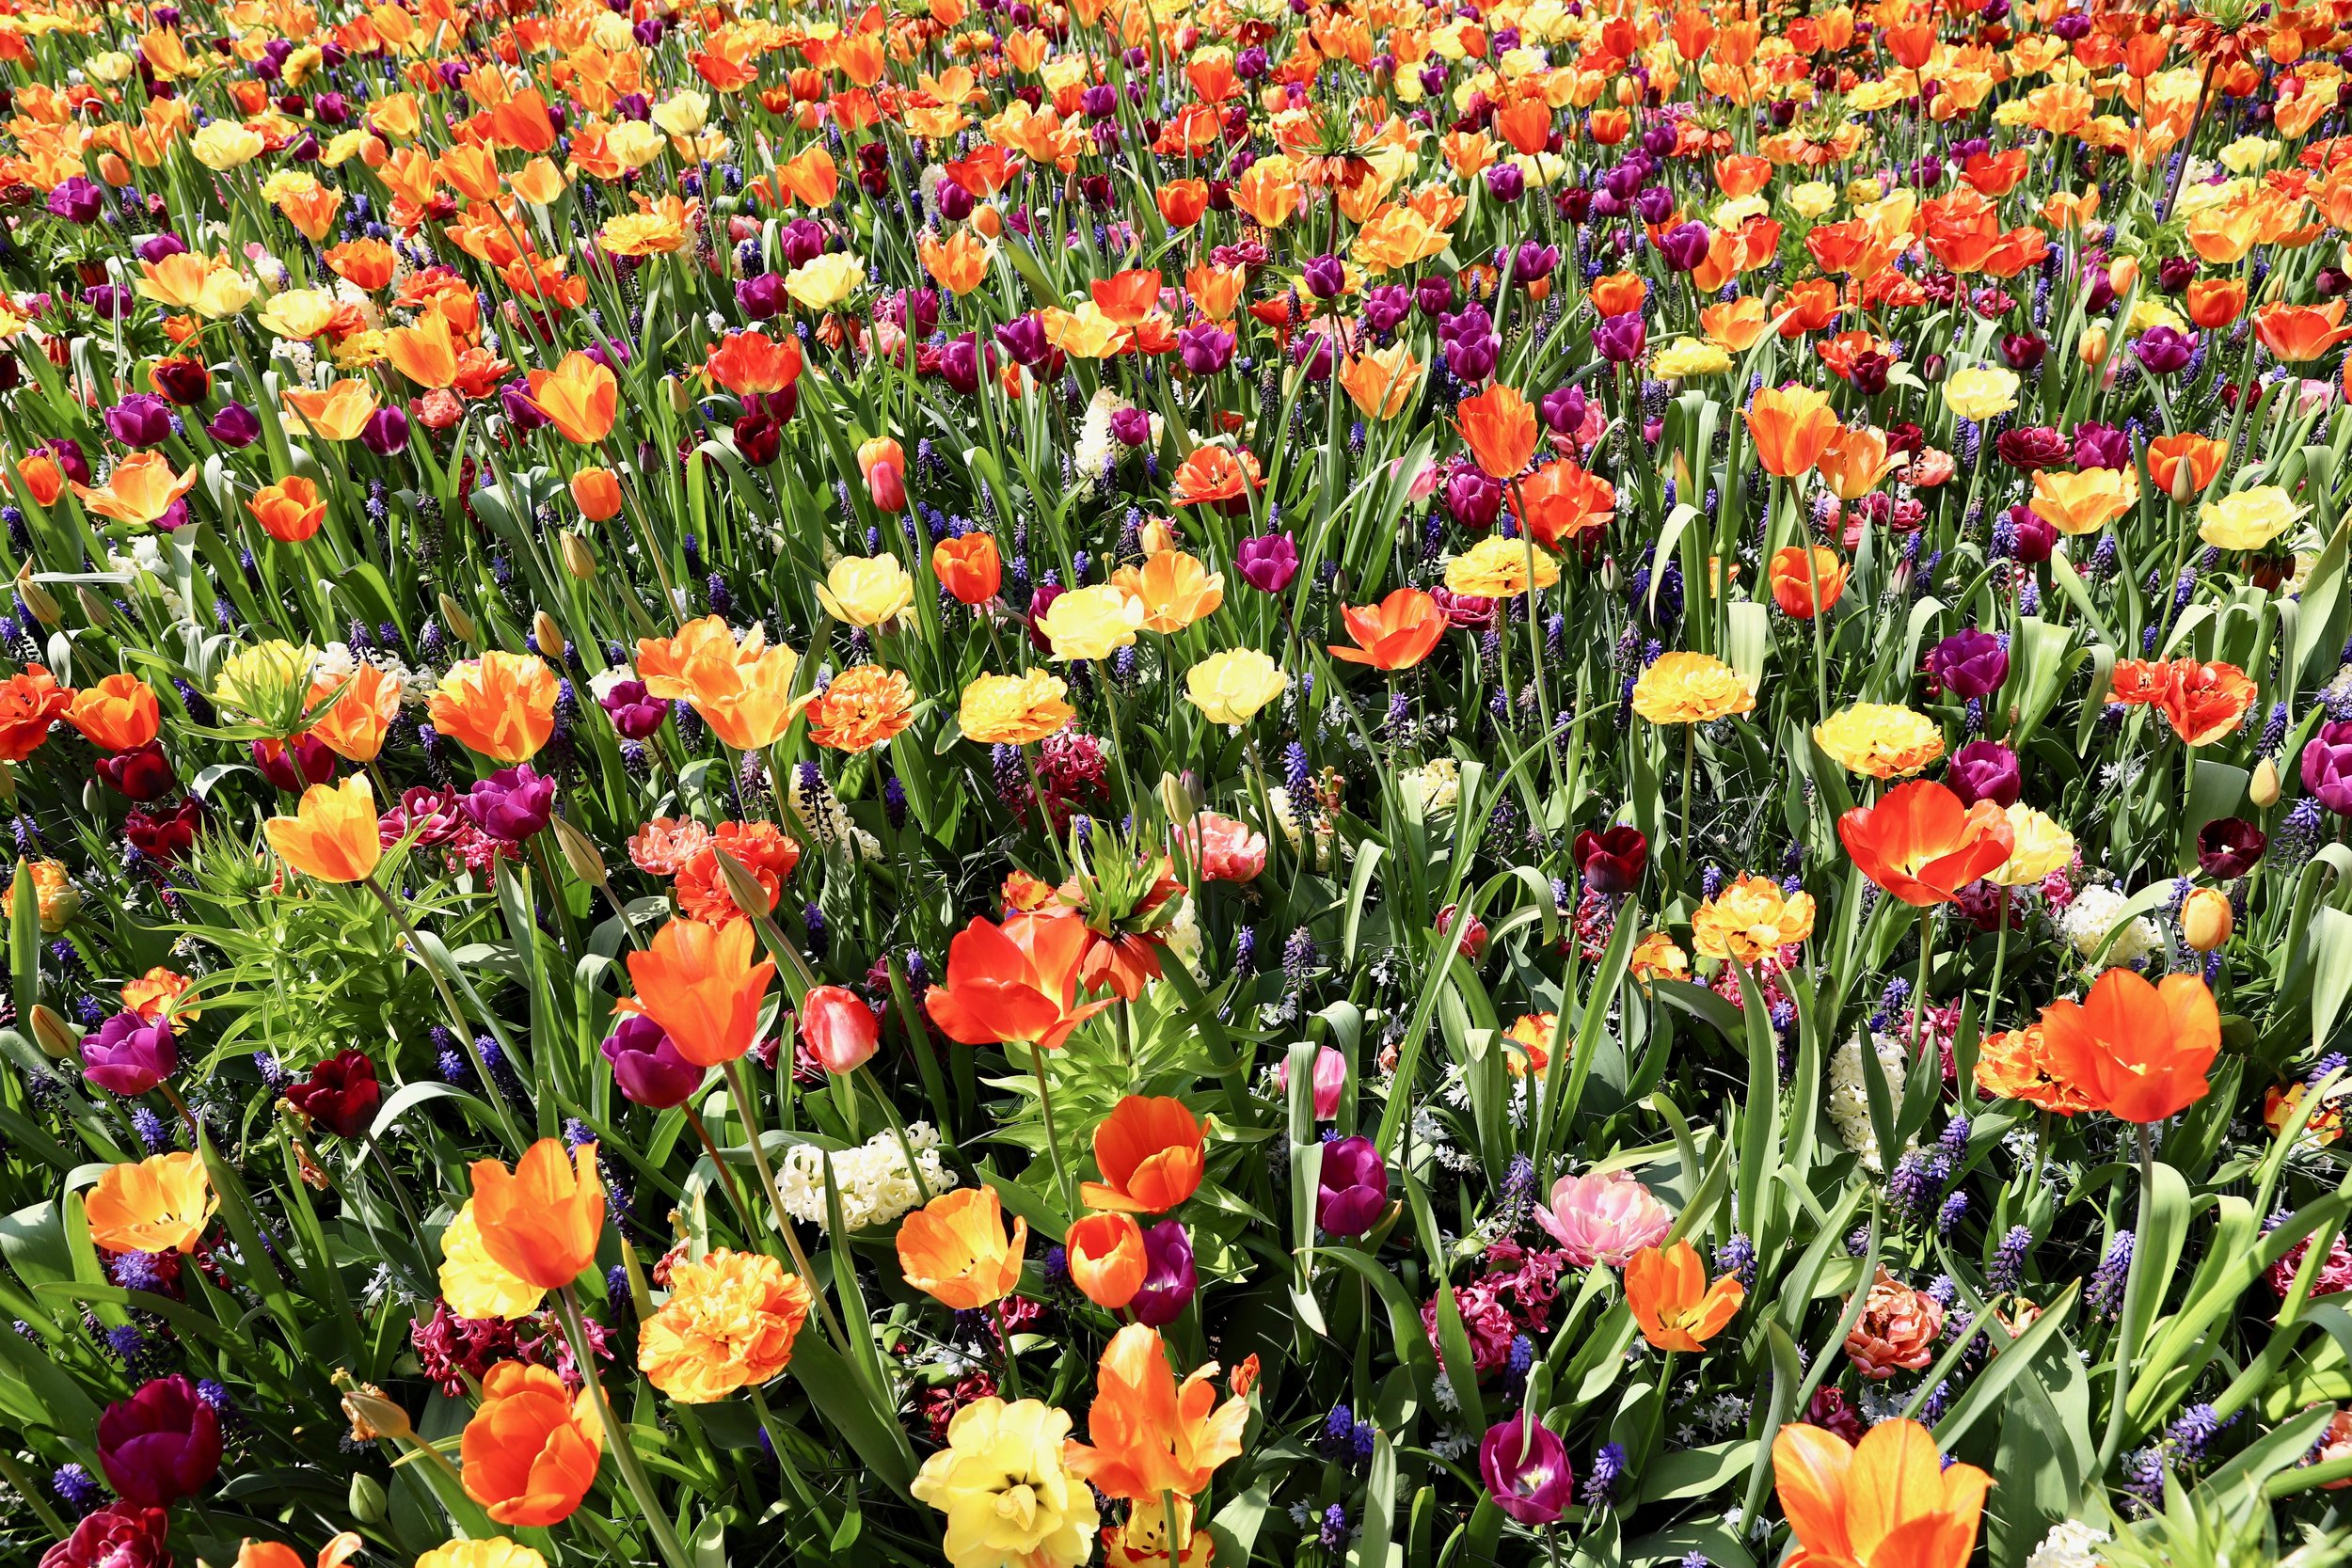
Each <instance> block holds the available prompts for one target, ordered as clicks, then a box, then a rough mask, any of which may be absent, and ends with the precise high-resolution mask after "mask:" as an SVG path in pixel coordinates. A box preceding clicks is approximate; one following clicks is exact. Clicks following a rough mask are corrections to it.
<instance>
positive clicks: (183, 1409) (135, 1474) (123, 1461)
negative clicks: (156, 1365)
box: [98, 1373, 220, 1508]
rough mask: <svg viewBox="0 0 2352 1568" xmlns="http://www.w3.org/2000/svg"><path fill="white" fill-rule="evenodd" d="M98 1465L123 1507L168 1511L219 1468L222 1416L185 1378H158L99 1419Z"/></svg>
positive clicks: (200, 1487)
mask: <svg viewBox="0 0 2352 1568" xmlns="http://www.w3.org/2000/svg"><path fill="white" fill-rule="evenodd" d="M98 1462H99V1465H101V1466H102V1467H103V1469H104V1470H105V1472H106V1481H107V1483H108V1484H109V1485H111V1486H112V1487H113V1488H114V1489H115V1491H116V1492H117V1493H118V1494H119V1495H120V1497H121V1498H122V1500H123V1501H124V1502H127V1503H135V1504H136V1505H138V1506H139V1507H141V1508H168V1507H170V1506H171V1505H172V1504H173V1503H175V1502H178V1501H179V1500H180V1499H181V1498H182V1497H190V1496H193V1495H194V1494H195V1493H198V1492H200V1491H202V1490H203V1489H204V1488H205V1487H206V1486H209V1485H211V1484H212V1481H213V1477H214V1476H215V1475H216V1474H218V1473H219V1470H220V1418H219V1417H218V1416H216V1415H215V1414H214V1413H213V1407H212V1406H211V1405H209V1404H206V1403H205V1402H204V1401H203V1400H202V1399H201V1398H200V1397H199V1395H198V1394H197V1391H196V1385H195V1384H193V1383H190V1382H189V1381H188V1380H187V1378H186V1377H185V1376H184V1375H182V1374H180V1373H174V1374H173V1375H172V1376H170V1377H159V1378H156V1379H155V1380H153V1381H152V1382H151V1383H149V1384H148V1385H146V1386H144V1387H142V1388H141V1389H139V1391H138V1392H137V1393H135V1394H133V1395H132V1396H131V1397H130V1398H129V1399H127V1400H122V1401H119V1402H116V1403H114V1404H110V1405H108V1406H106V1409H105V1413H104V1414H103V1415H102V1416H100V1417H99V1418H98Z"/></svg>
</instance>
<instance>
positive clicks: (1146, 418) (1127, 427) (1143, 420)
mask: <svg viewBox="0 0 2352 1568" xmlns="http://www.w3.org/2000/svg"><path fill="white" fill-rule="evenodd" d="M1111 439H1113V440H1115V441H1117V442H1118V443H1119V444H1120V446H1122V447H1140V446H1144V445H1147V444H1149V443H1150V441H1151V439H1152V416H1151V415H1149V414H1147V413H1145V412H1144V411H1143V410H1142V409H1140V408H1119V409H1114V410H1112V412H1111Z"/></svg>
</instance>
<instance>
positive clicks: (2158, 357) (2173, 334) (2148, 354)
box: [2132, 326, 2197, 375]
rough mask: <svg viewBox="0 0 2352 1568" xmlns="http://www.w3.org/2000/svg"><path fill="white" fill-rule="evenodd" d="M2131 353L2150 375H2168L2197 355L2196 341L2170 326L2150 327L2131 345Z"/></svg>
mask: <svg viewBox="0 0 2352 1568" xmlns="http://www.w3.org/2000/svg"><path fill="white" fill-rule="evenodd" d="M2132 352H2133V353H2134V354H2137V356H2139V362H2140V363H2141V364H2142V365H2145V366H2147V367H2148V373H2149V374H2150V375H2170V374H2171V373H2172V372H2175V371H2177V370H2180V369H2181V368H2182V367H2184V366H2185V365H2186V364H2187V363H2188V362H2189V360H2190V358H2191V357H2193V356H2195V355H2196V353H2197V340H2196V339H2194V338H2191V337H2190V336H2189V335H2188V334H2187V333H2185V332H2183V331H2181V330H2179V329H2178V328H2176V327H2170V326H2152V327H2150V328H2149V329H2148V330H2147V331H2145V332H2143V333H2141V334H2140V335H2139V337H2138V338H2137V340H2135V341H2134V342H2133V343H2132Z"/></svg>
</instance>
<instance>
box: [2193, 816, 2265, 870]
mask: <svg viewBox="0 0 2352 1568" xmlns="http://www.w3.org/2000/svg"><path fill="white" fill-rule="evenodd" d="M2269 847H2270V838H2269V835H2267V834H2266V833H2265V832H2263V831H2262V830H2261V829H2260V828H2257V827H2255V826H2254V824H2252V823H2251V822H2249V821H2247V820H2246V818H2244V817H2242V816H2223V817H2217V818H2216V819H2215V820H2214V821H2211V822H2208V823H2206V824H2205V825H2204V826H2203V827H2201V828H2200V829H2198V830H2197V868H2198V869H2199V870H2200V871H2202V872H2203V873H2204V874H2205V875H2206V876H2208V877H2214V878H2218V879H2220V880H2222V881H2228V880H2229V879H2231V878H2233V877H2243V876H2245V875H2246V874H2247V873H2248V872H2249V871H2251V870H2253V869H2254V863H2255V862H2256V861H2258V860H2261V859H2262V858H2263V851H2264V850H2265V849H2267V848H2269Z"/></svg>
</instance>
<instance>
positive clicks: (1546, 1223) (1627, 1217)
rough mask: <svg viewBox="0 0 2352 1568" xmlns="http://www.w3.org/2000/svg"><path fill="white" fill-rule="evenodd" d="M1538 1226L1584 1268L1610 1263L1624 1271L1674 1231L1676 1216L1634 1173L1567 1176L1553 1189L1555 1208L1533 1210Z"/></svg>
mask: <svg viewBox="0 0 2352 1568" xmlns="http://www.w3.org/2000/svg"><path fill="white" fill-rule="evenodd" d="M1535 1223H1536V1224H1538V1225H1540V1226H1542V1227H1544V1228H1545V1229H1546V1230H1547V1231H1549V1232H1550V1234H1551V1237H1552V1239H1553V1240H1554V1241H1556V1242H1558V1243H1560V1246H1561V1249H1562V1250H1563V1251H1565V1253H1566V1254H1567V1255H1568V1257H1569V1259H1570V1260H1571V1261H1573V1262H1575V1263H1576V1264H1577V1266H1578V1267H1580V1268H1590V1267H1591V1266H1592V1265H1593V1264H1595V1263H1606V1264H1608V1265H1609V1266H1610V1267H1611V1268H1613V1269H1621V1268H1623V1267H1625V1266H1626V1264H1627V1263H1629V1262H1630V1261H1631V1260H1632V1258H1633V1255H1634V1254H1635V1253H1637V1252H1639V1251H1641V1250H1642V1249H1643V1248H1644V1247H1648V1246H1656V1245H1657V1244H1658V1243H1661V1242H1662V1241H1664V1240H1665V1239H1666V1232H1667V1231H1668V1230H1670V1229H1672V1228H1673V1227H1674V1215H1672V1214H1671V1213H1668V1212H1666V1206H1665V1205H1664V1204H1662V1203H1661V1202H1659V1201H1658V1199H1657V1198H1655V1197H1653V1196H1650V1190H1649V1189H1648V1188H1647V1187H1645V1186H1643V1185H1642V1183H1641V1182H1639V1181H1638V1180H1634V1178H1633V1174H1632V1173H1631V1172H1630V1171H1622V1170H1615V1171H1611V1172H1609V1173H1608V1174H1607V1175H1605V1176H1564V1177H1562V1178H1561V1179H1560V1180H1557V1181H1555V1182H1553V1183H1552V1187H1551V1205H1550V1207H1549V1208H1546V1207H1545V1206H1544V1205H1542V1204H1540V1203H1539V1204H1537V1205H1536V1206H1535Z"/></svg>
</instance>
